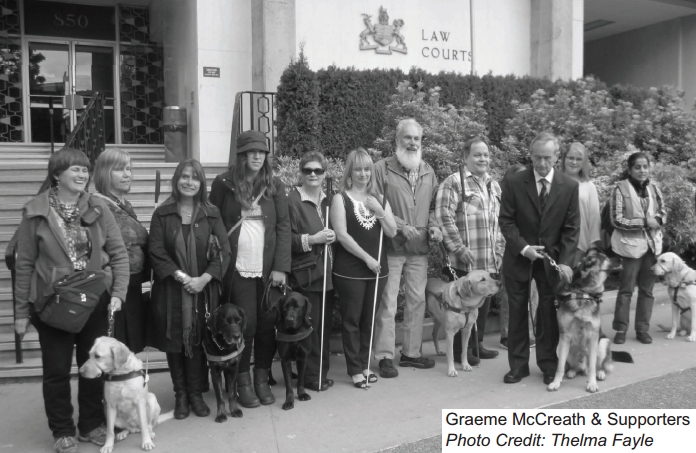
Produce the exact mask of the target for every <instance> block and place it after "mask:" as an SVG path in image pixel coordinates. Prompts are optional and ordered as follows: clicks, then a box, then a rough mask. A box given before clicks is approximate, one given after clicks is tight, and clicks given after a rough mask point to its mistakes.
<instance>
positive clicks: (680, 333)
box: [677, 329, 687, 337]
mask: <svg viewBox="0 0 696 453" xmlns="http://www.w3.org/2000/svg"><path fill="white" fill-rule="evenodd" d="M686 334H687V331H686V329H681V330H680V331H679V332H677V335H679V336H680V337H685V336H686Z"/></svg>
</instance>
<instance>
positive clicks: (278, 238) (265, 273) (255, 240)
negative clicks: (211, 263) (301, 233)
mask: <svg viewBox="0 0 696 453" xmlns="http://www.w3.org/2000/svg"><path fill="white" fill-rule="evenodd" d="M268 153H269V151H268V145H267V144H266V137H265V136H264V135H263V134H262V133H261V132H258V131H246V132H243V133H242V134H240V135H239V137H238V138H237V162H236V163H235V164H234V165H233V166H232V167H231V168H230V170H228V171H227V172H225V173H223V174H221V175H218V176H217V177H216V178H215V181H213V185H212V188H211V192H210V201H211V202H212V203H213V204H214V205H215V206H217V207H218V208H219V209H220V213H221V215H222V219H223V221H224V223H225V226H226V228H227V230H228V236H229V241H230V249H231V253H232V255H231V260H230V266H229V268H228V270H227V274H226V275H225V278H224V279H223V282H224V286H223V293H222V301H221V302H222V303H225V302H228V301H229V302H232V303H233V304H235V305H237V306H239V307H241V308H242V309H243V310H244V313H245V315H246V322H247V324H246V330H245V332H244V342H245V348H244V352H243V353H242V358H241V361H240V364H239V378H238V380H237V391H238V393H239V401H240V403H241V405H242V406H244V407H257V406H258V405H259V404H273V403H274V402H275V398H274V397H273V393H272V392H271V388H270V387H269V385H268V374H269V370H270V368H271V363H272V361H273V355H274V354H275V350H276V344H275V321H276V311H275V310H270V311H269V312H266V310H262V308H261V303H262V299H263V294H264V290H265V288H266V286H267V285H269V284H270V285H274V286H284V285H285V279H286V274H287V273H288V272H290V247H291V243H292V242H291V236H290V218H289V216H288V201H287V195H286V193H285V186H284V185H283V183H282V182H280V180H278V179H277V178H275V177H274V176H273V169H272V168H271V164H270V162H269V160H268ZM252 344H253V346H254V391H252V388H251V379H250V373H249V372H250V361H251V350H252V349H251V346H252Z"/></svg>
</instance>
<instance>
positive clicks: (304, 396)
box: [297, 393, 312, 401]
mask: <svg viewBox="0 0 696 453" xmlns="http://www.w3.org/2000/svg"><path fill="white" fill-rule="evenodd" d="M297 399H298V400H300V401H309V400H311V399H312V397H311V396H309V395H308V394H306V393H302V394H300V395H297Z"/></svg>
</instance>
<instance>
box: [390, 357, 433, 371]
mask: <svg viewBox="0 0 696 453" xmlns="http://www.w3.org/2000/svg"><path fill="white" fill-rule="evenodd" d="M399 366H403V367H407V366H409V367H413V368H420V369H425V368H432V367H434V366H435V361H434V360H433V359H428V358H427V357H415V358H413V357H409V356H406V355H404V354H403V353H402V354H401V360H399Z"/></svg>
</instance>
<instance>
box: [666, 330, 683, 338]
mask: <svg viewBox="0 0 696 453" xmlns="http://www.w3.org/2000/svg"><path fill="white" fill-rule="evenodd" d="M679 335H681V332H679ZM676 336H677V335H676V332H670V333H668V334H667V339H668V340H674V337H676Z"/></svg>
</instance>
